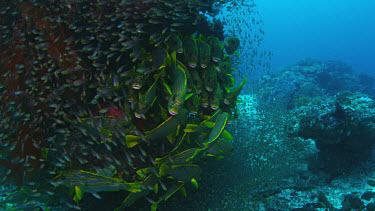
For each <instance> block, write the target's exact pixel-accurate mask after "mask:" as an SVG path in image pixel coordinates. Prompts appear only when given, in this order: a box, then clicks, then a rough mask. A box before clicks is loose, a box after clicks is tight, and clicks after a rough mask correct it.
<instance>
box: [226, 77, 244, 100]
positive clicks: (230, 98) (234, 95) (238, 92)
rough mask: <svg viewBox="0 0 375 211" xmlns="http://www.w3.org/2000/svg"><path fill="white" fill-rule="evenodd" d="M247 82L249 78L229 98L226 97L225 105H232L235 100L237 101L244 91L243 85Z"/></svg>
mask: <svg viewBox="0 0 375 211" xmlns="http://www.w3.org/2000/svg"><path fill="white" fill-rule="evenodd" d="M246 82H247V78H246V77H245V79H244V80H243V82H242V83H241V84H240V85H239V86H237V87H234V88H233V89H232V90H231V91H230V92H229V93H228V94H227V96H226V97H225V99H224V103H225V104H227V105H228V104H232V103H234V102H235V100H236V99H237V97H238V95H239V94H240V92H241V90H242V87H243V85H245V84H246Z"/></svg>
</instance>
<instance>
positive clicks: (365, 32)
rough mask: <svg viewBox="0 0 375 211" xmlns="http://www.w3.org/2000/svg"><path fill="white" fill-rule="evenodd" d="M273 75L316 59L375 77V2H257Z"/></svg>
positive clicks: (332, 0)
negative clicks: (286, 67)
mask: <svg viewBox="0 0 375 211" xmlns="http://www.w3.org/2000/svg"><path fill="white" fill-rule="evenodd" d="M256 4H257V6H258V9H259V11H260V15H261V16H263V20H264V30H265V36H264V42H263V46H264V47H265V48H266V49H268V50H271V51H273V52H274V56H273V58H272V60H271V61H272V66H271V69H272V71H273V72H276V71H277V70H278V69H279V68H281V67H283V66H286V65H289V64H293V63H295V62H296V61H298V60H300V59H302V58H304V57H307V56H313V57H315V58H317V59H320V60H331V59H335V60H336V59H339V60H341V61H344V62H345V63H347V64H349V65H351V66H352V67H353V70H355V71H358V72H365V73H368V74H371V75H373V76H375V15H374V14H375V0H257V1H256Z"/></svg>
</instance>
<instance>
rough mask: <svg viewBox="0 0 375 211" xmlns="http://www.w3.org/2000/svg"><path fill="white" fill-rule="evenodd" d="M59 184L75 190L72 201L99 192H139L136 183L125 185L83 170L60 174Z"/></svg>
mask: <svg viewBox="0 0 375 211" xmlns="http://www.w3.org/2000/svg"><path fill="white" fill-rule="evenodd" d="M57 178H59V179H60V181H61V183H62V184H63V185H64V186H66V187H68V188H74V189H75V193H76V194H75V196H74V200H75V201H77V202H78V201H79V200H81V198H82V196H83V193H84V192H87V193H93V194H95V193H97V192H101V191H119V190H127V191H130V192H132V193H137V192H140V191H141V187H140V185H139V184H137V183H126V182H124V180H123V179H119V178H112V177H106V176H102V175H99V174H96V173H93V172H89V171H83V170H72V171H65V172H62V173H60V175H59V176H58V177H57Z"/></svg>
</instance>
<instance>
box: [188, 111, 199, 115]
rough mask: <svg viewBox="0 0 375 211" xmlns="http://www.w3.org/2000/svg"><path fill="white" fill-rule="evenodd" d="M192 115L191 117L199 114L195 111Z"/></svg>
mask: <svg viewBox="0 0 375 211" xmlns="http://www.w3.org/2000/svg"><path fill="white" fill-rule="evenodd" d="M190 113H191V115H194V116H195V115H197V114H198V112H196V111H194V112H190Z"/></svg>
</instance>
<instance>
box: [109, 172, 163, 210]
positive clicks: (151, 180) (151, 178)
mask: <svg viewBox="0 0 375 211" xmlns="http://www.w3.org/2000/svg"><path fill="white" fill-rule="evenodd" d="M157 182H158V177H157V176H156V175H155V174H150V175H148V176H147V177H146V178H145V179H144V180H143V181H142V182H141V191H140V192H136V193H130V194H129V195H128V196H127V197H126V198H125V199H124V201H123V202H122V204H121V206H120V207H118V208H116V209H115V211H119V210H122V209H123V208H124V207H129V206H130V205H132V204H133V203H134V202H135V201H137V200H138V199H139V198H141V197H144V196H146V195H147V194H148V193H149V192H150V190H152V189H153V187H154V186H155V184H157Z"/></svg>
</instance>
